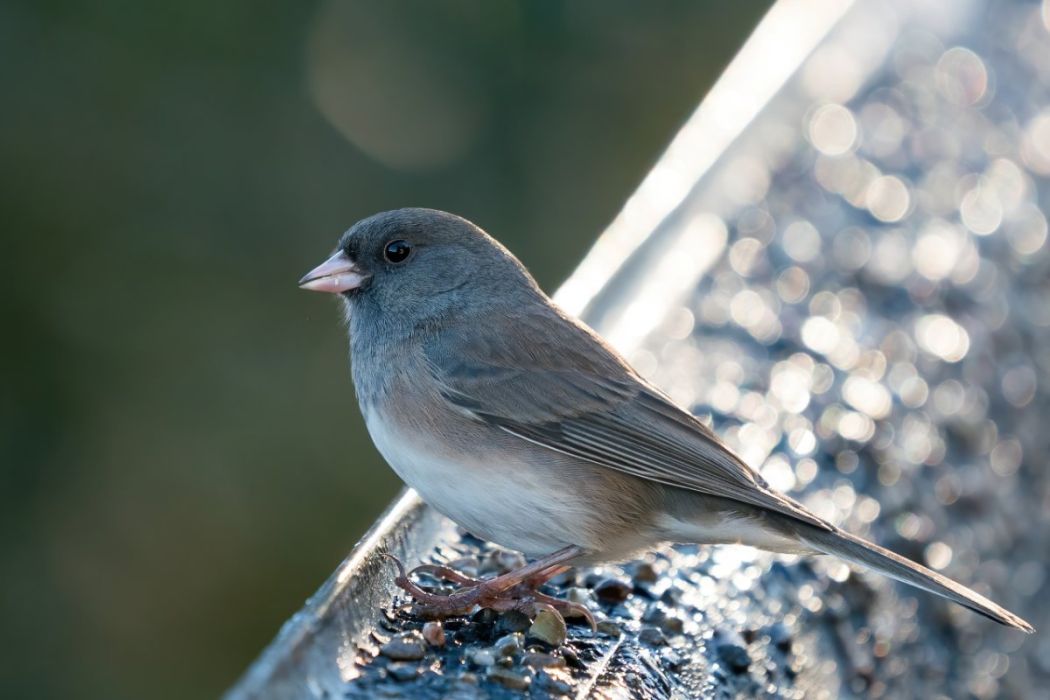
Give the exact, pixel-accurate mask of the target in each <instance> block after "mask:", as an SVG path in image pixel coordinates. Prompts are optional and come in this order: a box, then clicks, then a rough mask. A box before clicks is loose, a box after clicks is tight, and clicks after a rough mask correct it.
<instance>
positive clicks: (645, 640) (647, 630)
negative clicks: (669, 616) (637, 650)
mask: <svg viewBox="0 0 1050 700" xmlns="http://www.w3.org/2000/svg"><path fill="white" fill-rule="evenodd" d="M638 641H640V642H641V643H642V644H648V645H649V646H652V647H662V646H664V645H666V644H667V637H665V636H664V633H663V632H661V631H660V629H659V628H658V627H651V626H646V627H643V628H642V629H641V631H640V632H639V633H638Z"/></svg>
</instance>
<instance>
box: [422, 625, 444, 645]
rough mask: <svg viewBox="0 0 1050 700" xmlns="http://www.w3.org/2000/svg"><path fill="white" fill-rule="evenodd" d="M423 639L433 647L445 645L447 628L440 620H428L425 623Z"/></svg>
mask: <svg viewBox="0 0 1050 700" xmlns="http://www.w3.org/2000/svg"><path fill="white" fill-rule="evenodd" d="M423 639H424V640H425V641H426V643H427V644H429V645H430V646H432V647H443V646H445V628H444V626H442V624H441V623H440V622H428V623H426V624H425V625H423Z"/></svg>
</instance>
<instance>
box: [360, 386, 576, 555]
mask: <svg viewBox="0 0 1050 700" xmlns="http://www.w3.org/2000/svg"><path fill="white" fill-rule="evenodd" d="M417 408H418V410H420V411H421V413H422V414H425V418H426V420H413V419H412V418H411V417H409V416H406V415H403V414H402V415H400V416H397V415H395V416H392V415H390V414H389V411H384V410H382V409H380V408H378V407H376V406H372V407H367V408H366V407H364V406H362V409H363V410H364V412H365V422H366V424H367V426H368V432H369V434H370V435H371V437H372V440H373V442H374V443H375V445H376V448H377V449H378V450H379V452H380V453H381V454H382V455H383V457H384V459H386V461H387V462H388V463H389V464H390V466H391V467H392V468H393V470H394V471H395V472H396V473H397V475H398V476H399V477H401V479H402V480H403V481H404V482H405V483H406V484H408V485H409V486H411V487H412V488H413V489H415V490H416V492H417V493H419V495H420V497H422V498H423V500H424V501H426V502H427V503H429V504H430V505H431V506H433V507H434V508H436V509H437V510H438V511H440V512H441V513H442V514H444V515H446V516H448V517H449V518H451V519H452V520H454V521H455V522H456V523H458V524H459V525H461V526H463V527H464V528H466V529H467V530H469V531H470V532H472V533H473V534H475V535H477V536H478V537H482V538H485V539H487V540H490V541H493V542H495V543H497V544H500V545H502V546H504V547H509V548H511V549H516V550H519V551H523V552H526V553H529V554H545V553H548V552H551V551H554V550H556V549H559V548H561V547H564V546H566V545H569V544H576V542H575V541H574V540H573V536H574V533H576V532H579V531H580V525H581V523H580V522H578V521H579V517H580V513H581V509H582V504H581V503H579V502H577V501H576V497H575V495H574V494H573V493H572V492H571V491H570V492H566V490H565V489H564V488H558V486H559V484H558V481H557V480H554V479H551V478H549V474H548V473H546V470H547V468H548V467H549V465H545V464H542V463H537V462H536V461H535V460H536V457H538V456H540V455H536V454H535V453H534V452H533V451H532V450H530V449H525V450H515V449H507V447H506V445H505V444H504V443H501V441H500V438H502V435H496V434H495V433H500V432H501V431H498V429H494V428H490V427H489V426H485V425H481V424H473V425H471V424H469V421H468V420H467V419H460V420H459V421H457V420H455V418H454V417H451V416H449V417H447V420H446V421H444V422H446V423H447V426H446V428H445V430H441V429H440V428H435V427H434V426H433V425H432V424H433V423H434V422H435V420H434V419H435V416H434V412H433V411H426V410H425V409H423V408H422V407H417ZM437 410H440V409H437ZM437 422H442V421H437ZM485 431H494V432H493V434H490V435H487V436H486V434H485ZM523 446H524V447H526V448H527V447H528V445H527V443H523ZM545 456H546V455H542V456H541V457H545Z"/></svg>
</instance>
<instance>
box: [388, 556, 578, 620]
mask: <svg viewBox="0 0 1050 700" xmlns="http://www.w3.org/2000/svg"><path fill="white" fill-rule="evenodd" d="M581 554H583V550H582V549H580V548H579V547H577V546H575V545H571V546H568V547H564V548H562V549H559V550H558V551H556V552H554V553H552V554H548V555H547V556H545V557H541V558H539V559H537V560H535V561H533V562H532V563H530V564H526V565H525V566H522V567H519V568H517V569H515V570H514V571H509V572H507V573H505V574H502V575H500V576H496V577H495V578H491V579H485V580H480V581H479V580H476V579H471V578H469V577H467V576H463V575H462V574H459V573H458V572H455V571H454V570H453V569H450V568H448V567H441V566H426V567H420V568H419V569H416V570H422V571H424V572H427V573H434V574H437V575H440V576H442V577H446V575H448V574H451V576H448V578H449V580H452V581H453V582H454V583H460V582H461V583H462V584H463V588H461V589H460V590H458V591H455V592H454V593H450V594H448V595H439V594H436V593H431V592H429V591H426V590H424V589H423V588H421V587H420V586H419V585H417V584H416V583H414V582H413V581H412V580H411V579H410V578H409V576H408V574H407V573H406V572H405V567H404V566H403V565H402V564H401V562H400V561H399V560H398V559H397V558H396V557H394V556H393V555H390V554H387V555H386V556H387V557H389V558H390V559H392V560H393V562H394V564H395V565H396V566H397V571H398V575H397V577H396V578H395V579H394V583H395V584H396V585H397V586H398V588H400V589H402V590H403V591H405V592H406V593H408V594H409V595H410V596H412V598H413V599H415V601H416V607H417V609H418V610H419V612H422V613H424V614H427V615H431V616H434V617H448V616H451V615H459V614H465V613H467V612H469V611H470V610H472V609H473V608H474V607H475V606H480V607H483V608H492V609H495V610H512V609H524V610H535V609H536V607H541V608H542V607H548V606H549V607H552V608H554V609H555V610H558V612H571V613H573V614H576V615H580V616H582V617H584V618H586V619H587V620H588V622H590V623H591V625H592V626H593V624H594V618H593V617H592V616H591V615H590V612H589V611H587V609H586V608H584V607H583V606H582V605H578V604H576V603H570V602H568V601H562V600H558V599H557V598H552V597H551V596H548V595H545V594H543V593H540V592H538V591H537V590H536V588H537V587H539V586H541V585H543V584H544V583H546V582H547V581H548V580H550V579H551V578H553V577H554V576H557V575H558V574H560V573H561V572H562V571H564V570H565V569H566V568H567V567H566V566H565V563H566V562H568V561H570V560H572V559H575V558H576V557H578V556H580V555H581Z"/></svg>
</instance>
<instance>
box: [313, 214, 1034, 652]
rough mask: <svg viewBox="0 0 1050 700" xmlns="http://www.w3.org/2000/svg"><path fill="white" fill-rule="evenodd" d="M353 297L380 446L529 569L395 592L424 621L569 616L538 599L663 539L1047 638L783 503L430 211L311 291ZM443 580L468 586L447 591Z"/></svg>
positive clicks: (383, 224)
mask: <svg viewBox="0 0 1050 700" xmlns="http://www.w3.org/2000/svg"><path fill="white" fill-rule="evenodd" d="M299 286H300V287H301V288H302V289H306V290H311V291H317V292H327V293H330V294H334V295H337V296H338V298H339V299H341V301H342V306H343V310H344V315H345V321H346V324H347V327H348V333H349V340H350V357H351V362H350V364H351V374H352V377H353V384H354V389H355V393H356V395H357V400H358V404H359V407H360V411H361V414H362V416H363V418H364V422H365V425H366V427H367V429H368V433H369V435H370V437H371V439H372V441H373V442H374V444H375V446H376V448H377V449H378V451H379V452H380V453H381V454H382V456H383V458H384V459H385V460H386V461H387V462H388V463H389V465H390V466H391V467H392V468H393V470H394V471H395V472H396V473H397V475H398V476H399V477H400V478H401V479H402V480H403V481H404V482H405V483H406V484H408V485H409V486H410V487H412V488H413V489H414V490H415V491H416V492H417V493H418V494H419V495H420V497H421V498H422V499H423V500H424V501H425V502H427V503H428V504H430V505H431V506H432V507H434V508H435V509H436V510H437V511H439V512H440V513H442V514H443V515H445V516H447V517H448V518H450V519H451V520H453V521H454V522H456V523H457V524H458V525H460V526H461V527H463V528H464V529H466V530H467V531H469V532H470V533H472V534H474V535H476V536H477V537H480V538H483V539H485V540H489V541H491V542H493V543H495V544H497V545H499V546H501V547H505V548H508V549H512V550H516V551H519V552H522V553H523V554H524V555H525V556H526V557H527V560H528V563H527V564H525V565H523V566H522V567H519V568H518V569H515V570H513V571H510V572H507V573H504V574H501V575H499V576H495V577H493V578H488V579H477V578H471V577H468V576H466V575H464V574H462V573H460V572H457V571H455V570H452V569H449V568H448V567H444V566H436V565H423V566H420V567H417V569H415V570H413V572H412V573H408V574H406V572H405V569H404V567H403V565H402V564H401V563H400V562H399V561H396V560H395V563H396V564H397V567H398V573H397V576H396V579H395V582H396V584H397V585H398V586H399V587H401V588H402V589H404V590H405V591H407V592H408V593H409V594H410V595H411V596H412V598H414V600H415V602H416V604H417V605H418V606H419V607H420V609H421V610H423V611H424V612H427V613H429V614H432V615H437V616H442V615H446V616H447V615H453V614H459V613H462V612H465V611H469V610H471V609H474V608H476V607H477V606H481V607H491V608H494V609H497V610H504V609H512V608H516V609H527V607H528V606H531V609H533V610H535V609H536V608H538V607H553V608H554V609H555V610H557V611H558V612H561V613H563V614H565V615H569V614H578V615H583V616H584V617H588V620H589V621H590V622H591V624H592V625H593V618H591V617H590V616H589V613H588V612H587V611H586V610H585V609H582V610H581V609H580V607H581V606H579V605H577V604H574V603H569V602H567V601H562V600H559V599H557V598H554V597H553V596H549V595H546V594H543V593H542V592H540V591H539V590H538V589H539V587H540V586H541V585H542V584H543V583H545V582H546V581H548V580H550V579H551V578H552V577H554V576H556V575H557V574H559V573H562V572H564V571H565V570H566V569H567V568H568V567H570V566H581V565H595V564H602V563H612V562H621V561H627V560H630V559H632V558H635V557H637V556H640V555H642V554H644V553H645V552H647V551H651V550H652V549H654V548H656V547H659V546H662V545H663V544H665V543H692V544H700V545H718V544H742V545H749V546H752V547H756V548H759V549H763V550H768V551H771V552H780V553H790V554H797V555H820V554H828V555H832V556H835V557H839V558H840V559H843V560H845V561H846V562H848V563H851V564H854V565H859V566H860V567H863V568H867V569H871V570H873V571H876V572H878V573H880V574H884V575H886V576H889V577H891V578H893V579H896V580H898V581H901V582H904V583H906V584H910V585H912V586H915V587H917V588H919V589H922V590H924V591H927V592H930V593H933V594H936V595H938V596H941V597H943V598H947V599H948V600H951V601H954V602H956V603H959V604H961V605H963V606H965V607H967V608H969V609H970V610H973V611H975V612H977V613H979V614H980V615H983V616H985V617H987V618H990V619H992V620H994V621H996V622H998V623H1001V624H1003V625H1006V626H1008V627H1012V628H1015V629H1018V630H1022V631H1024V632H1028V633H1031V632H1033V631H1034V630H1033V628H1032V626H1031V625H1030V624H1029V623H1028V622H1026V621H1025V620H1023V619H1022V618H1021V617H1019V616H1017V615H1015V614H1014V613H1012V612H1010V611H1008V610H1006V609H1005V608H1003V607H1001V606H1000V605H998V604H996V603H994V602H993V601H991V600H989V599H988V598H986V597H985V596H983V595H981V594H979V593H977V592H976V591H973V590H971V589H969V588H967V587H966V586H964V585H962V584H960V583H957V582H955V581H953V580H951V579H949V578H948V577H946V576H944V575H942V574H939V573H937V572H935V571H931V570H930V569H927V568H926V567H924V566H922V565H920V564H918V563H916V562H913V561H911V560H909V559H907V558H905V557H902V556H900V555H898V554H896V553H894V552H892V551H890V550H888V549H885V548H883V547H880V546H878V545H876V544H874V543H872V542H868V541H866V540H864V539H862V538H860V537H857V536H855V535H853V534H850V533H849V532H846V531H845V530H843V529H841V528H840V527H837V526H836V525H833V524H831V523H829V522H827V521H826V520H824V519H823V518H821V517H819V516H817V515H816V514H814V513H813V512H812V511H810V510H808V509H807V508H806V507H805V506H803V505H802V504H800V503H799V502H797V501H796V500H794V499H792V498H791V497H789V496H787V495H785V494H782V493H779V492H777V491H776V490H774V489H773V488H771V487H770V486H769V484H767V483H766V482H765V481H764V480H763V478H762V477H761V475H760V474H759V473H758V472H756V471H755V470H754V469H752V468H751V467H750V466H748V465H747V464H746V463H745V462H744V461H743V460H742V459H741V458H740V457H739V456H737V455H736V454H735V453H734V452H733V451H732V450H731V449H730V448H729V447H728V446H726V444H725V443H724V442H723V441H722V440H721V439H720V438H719V437H718V435H717V434H716V433H715V432H714V431H713V430H712V429H711V428H710V427H708V426H707V425H706V424H705V423H703V422H702V421H701V420H699V419H698V418H697V417H695V416H694V415H693V414H692V413H691V412H689V411H688V410H685V409H683V408H681V407H679V406H677V405H676V404H675V403H674V402H673V401H672V400H671V399H670V398H669V397H668V396H667V395H666V394H665V393H663V392H662V391H661V390H659V389H658V388H656V387H655V386H654V385H653V384H651V383H650V382H649V381H647V380H646V379H644V378H643V377H642V376H641V375H640V374H639V373H638V372H637V371H635V370H634V369H633V368H632V367H631V366H630V364H628V362H627V361H626V360H625V359H624V358H623V357H622V356H621V355H620V354H619V353H618V352H617V351H616V350H615V349H613V348H612V347H611V346H610V345H609V344H608V343H607V342H605V341H604V340H603V339H602V338H601V337H600V336H599V335H598V334H597V333H596V332H595V331H593V330H592V329H591V328H589V327H588V326H587V325H585V324H584V323H583V322H581V321H580V320H578V319H576V318H574V317H573V316H572V315H570V314H569V313H567V312H566V311H564V310H563V309H561V308H560V307H559V306H558V305H557V304H556V303H555V302H554V301H552V300H551V299H550V298H549V297H548V296H547V295H546V294H545V293H544V292H543V291H542V290H541V288H540V286H539V285H538V284H537V283H536V281H535V280H534V279H533V277H532V275H531V274H530V273H529V272H528V270H527V269H526V268H525V266H524V265H522V263H521V262H519V260H518V259H517V258H516V257H514V255H513V254H512V253H511V252H510V251H509V250H508V249H507V248H506V247H504V246H503V245H502V244H500V243H499V242H498V241H497V240H496V239H495V238H493V237H491V236H489V235H488V234H487V233H485V232H484V231H483V230H481V229H480V228H479V227H478V226H476V225H474V224H473V223H471V222H470V221H468V220H466V219H464V218H461V217H459V216H456V215H453V214H450V213H447V212H443V211H438V210H433V209H422V208H405V209H397V210H393V211H387V212H382V213H379V214H375V215H373V216H371V217H368V218H365V219H363V220H361V221H359V222H358V223H356V224H354V225H353V226H352V227H351V228H350V229H349V230H347V231H346V232H345V233H344V234H343V235H342V236H341V238H340V240H339V243H338V246H337V247H336V249H335V251H334V252H333V253H332V255H331V257H329V258H328V259H327V260H325V261H324V262H323V263H322V264H321V265H319V266H317V267H316V268H314V269H313V270H311V271H310V272H309V273H308V274H307V275H306V276H305V277H303V278H302V279H301V280H300V281H299ZM422 572H426V573H430V574H432V575H436V576H438V577H440V578H445V579H446V580H448V581H450V582H452V583H453V584H455V585H456V586H457V588H456V589H454V590H453V592H451V593H448V594H438V593H434V592H431V591H429V590H427V589H424V588H423V587H421V586H419V585H418V584H416V583H414V582H413V580H412V575H413V573H422Z"/></svg>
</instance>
